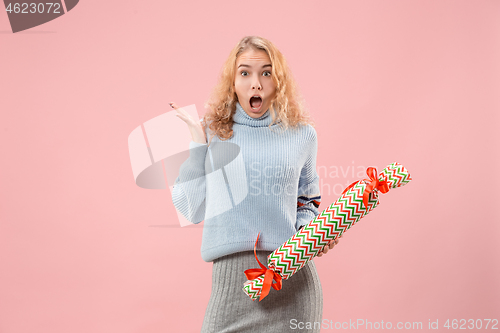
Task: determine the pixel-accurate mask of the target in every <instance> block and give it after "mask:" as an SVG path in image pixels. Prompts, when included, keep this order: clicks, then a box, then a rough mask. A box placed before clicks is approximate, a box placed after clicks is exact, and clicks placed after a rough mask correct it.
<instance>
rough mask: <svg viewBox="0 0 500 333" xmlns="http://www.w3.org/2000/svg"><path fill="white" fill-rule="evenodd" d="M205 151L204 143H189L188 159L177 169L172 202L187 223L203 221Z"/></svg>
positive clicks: (206, 145)
mask: <svg viewBox="0 0 500 333" xmlns="http://www.w3.org/2000/svg"><path fill="white" fill-rule="evenodd" d="M202 119H203V118H202ZM205 139H206V134H205ZM207 150H208V144H206V143H205V144H202V143H198V142H194V141H191V142H190V143H189V158H188V159H187V160H186V161H185V162H184V163H183V164H182V165H181V167H180V168H179V176H178V177H177V179H176V180H175V182H174V187H173V190H172V202H173V204H174V206H175V208H176V209H177V210H178V211H179V212H180V213H181V214H182V215H183V216H184V217H185V218H186V219H187V220H188V221H189V222H191V223H195V224H196V223H200V222H201V221H203V220H204V219H205V210H206V206H205V204H206V200H205V197H206V177H205V176H206V175H205V172H206V171H205V161H206V155H207Z"/></svg>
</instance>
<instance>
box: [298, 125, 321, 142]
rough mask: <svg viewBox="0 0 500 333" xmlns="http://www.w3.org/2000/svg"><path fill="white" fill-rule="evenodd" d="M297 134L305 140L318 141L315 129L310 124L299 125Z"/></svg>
mask: <svg viewBox="0 0 500 333" xmlns="http://www.w3.org/2000/svg"><path fill="white" fill-rule="evenodd" d="M299 135H300V137H301V139H302V140H304V141H306V142H316V141H318V134H317V133H316V129H315V128H314V127H313V126H312V125H311V124H306V125H299Z"/></svg>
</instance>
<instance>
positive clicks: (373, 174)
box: [342, 167, 389, 209]
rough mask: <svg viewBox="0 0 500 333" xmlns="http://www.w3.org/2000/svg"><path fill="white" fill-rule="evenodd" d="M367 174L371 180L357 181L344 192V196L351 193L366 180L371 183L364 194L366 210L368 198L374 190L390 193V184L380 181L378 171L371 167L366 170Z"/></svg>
mask: <svg viewBox="0 0 500 333" xmlns="http://www.w3.org/2000/svg"><path fill="white" fill-rule="evenodd" d="M366 174H367V175H368V177H370V179H363V180H357V181H355V182H354V183H352V184H351V185H349V186H347V187H346V189H345V190H344V192H342V194H344V193H345V192H347V191H349V189H351V188H352V187H353V186H354V185H356V184H357V183H359V182H362V181H364V180H366V181H369V182H370V183H369V184H368V185H366V188H365V191H364V192H363V204H364V205H365V208H367V209H368V196H369V195H370V193H371V192H373V190H374V189H377V190H379V191H380V192H382V193H387V192H389V184H388V183H387V181H386V180H383V181H379V180H378V178H377V169H375V168H373V167H369V168H368V169H366Z"/></svg>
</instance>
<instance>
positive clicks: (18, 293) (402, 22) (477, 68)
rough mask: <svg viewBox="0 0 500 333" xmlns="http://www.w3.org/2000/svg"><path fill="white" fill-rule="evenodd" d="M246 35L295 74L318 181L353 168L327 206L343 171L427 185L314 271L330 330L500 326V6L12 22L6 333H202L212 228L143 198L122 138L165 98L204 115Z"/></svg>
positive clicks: (190, 11) (237, 10) (2, 281)
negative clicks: (488, 322) (395, 168)
mask: <svg viewBox="0 0 500 333" xmlns="http://www.w3.org/2000/svg"><path fill="white" fill-rule="evenodd" d="M245 35H260V36H263V37H266V38H268V39H270V40H271V41H273V42H274V43H275V44H276V46H277V47H278V48H279V49H280V50H281V51H282V52H283V53H284V55H285V57H286V58H287V60H288V62H289V64H290V66H291V69H292V72H293V75H294V76H295V78H296V79H297V81H298V83H299V86H300V88H301V91H302V93H303V95H304V97H305V99H306V101H307V104H308V107H309V110H310V112H311V114H312V116H313V118H314V120H315V121H316V123H317V126H316V130H317V132H318V138H319V153H318V161H317V163H318V168H320V167H323V168H326V169H328V170H332V169H334V168H337V169H338V170H344V172H345V171H347V173H346V174H345V176H344V175H342V173H341V172H339V175H338V177H335V175H334V174H324V173H320V176H321V179H322V183H323V184H326V185H323V186H324V188H323V193H322V205H321V206H320V209H321V210H323V209H325V208H327V207H328V206H329V205H330V204H331V203H332V202H333V201H335V200H336V198H337V197H338V194H336V193H334V191H333V188H334V186H335V185H336V184H340V185H337V187H336V188H337V192H339V189H340V188H343V187H345V184H346V183H349V182H352V181H354V180H357V175H356V174H355V175H354V176H353V175H352V173H351V171H348V170H347V168H348V167H350V168H352V167H356V168H358V167H360V168H361V167H362V168H366V167H368V166H377V167H378V168H379V171H380V169H382V168H383V167H384V166H385V165H387V164H389V163H391V162H393V161H398V162H400V163H402V164H404V165H405V166H406V167H407V168H408V169H409V171H410V172H411V174H412V176H413V181H412V182H411V183H410V184H409V185H407V186H405V187H403V188H401V189H397V190H394V191H393V192H390V193H388V194H387V195H383V196H382V197H381V204H380V207H378V208H377V209H376V210H375V211H373V212H372V213H371V214H370V215H369V216H368V217H367V218H366V219H363V220H361V221H360V222H359V224H358V227H356V228H353V229H352V230H349V231H348V232H347V233H346V235H345V237H343V239H342V240H341V241H340V244H339V245H338V247H336V248H335V249H334V250H332V251H331V252H329V253H328V254H327V255H326V256H323V257H322V258H316V259H314V260H315V263H316V265H317V267H318V270H319V274H320V278H321V283H322V286H323V293H324V312H323V319H328V320H331V321H333V322H349V320H351V321H356V320H358V319H363V320H368V321H371V322H381V321H384V322H388V321H391V322H392V323H393V324H394V325H396V323H397V322H403V323H404V322H417V321H419V322H422V323H423V325H424V330H420V331H426V330H427V327H428V322H429V320H431V321H436V320H439V326H440V330H441V331H445V330H446V329H444V328H443V327H442V325H443V324H444V322H445V321H446V319H485V318H490V319H491V318H497V319H500V315H499V314H500V311H499V310H500V297H499V296H500V285H499V283H498V281H499V280H500V269H499V262H500V261H499V259H500V245H499V242H498V236H499V231H500V229H499V226H498V222H499V213H498V206H499V204H498V200H499V199H500V198H499V194H498V186H499V185H500V183H499V180H498V179H499V174H498V168H499V155H498V152H499V143H500V142H499V141H500V140H499V135H498V134H497V132H498V128H499V126H500V122H499V116H498V114H499V111H500V93H499V92H500V90H499V89H500V62H499V61H498V59H500V2H499V1H493V0H490V1H485V0H480V1H462V0H461V1H458V0H453V1H449V0H447V1H430V0H425V1H424V0H420V1H381V0H379V1H372V0H370V1H347V0H345V1H322V2H320V3H315V4H307V3H306V2H304V1H275V2H267V1H265V2H264V1H253V2H245V3H243V2H241V3H237V2H233V1H224V2H222V1H215V2H214V1H209V2H208V1H207V2H202V1H200V2H187V1H186V2H185V1H165V2H162V1H156V2H152V1H148V2H135V3H134V2H131V1H116V0H114V1H90V0H87V1H81V2H80V3H79V4H78V6H77V7H75V9H73V10H72V11H71V12H69V13H68V14H66V15H63V16H62V17H60V18H58V19H56V20H54V21H51V22H48V23H46V24H44V25H41V26H38V27H35V28H33V29H30V30H27V31H25V32H21V33H16V34H12V33H11V32H10V26H9V22H8V20H7V14H6V13H5V12H4V11H2V12H1V13H0V49H1V52H0V91H1V99H0V110H1V116H2V117H1V119H2V121H1V125H0V135H1V137H0V140H1V142H2V144H1V147H2V153H1V164H0V170H1V184H0V191H1V192H0V193H1V197H0V220H1V222H0V237H1V238H0V266H1V271H0V332H2V333H13V332H16V333H21V332H50V333H59V332H61V333H63V332H64V333H66V332H72V333H80V332H82V333H83V332H120V333H128V332H131V333H132V332H133V333H139V332H148V333H154V332H199V330H200V328H201V324H202V321H203V316H204V312H205V308H206V306H207V302H208V299H209V296H210V292H211V290H210V288H211V264H210V263H206V262H204V261H203V260H202V259H201V256H200V245H201V235H202V225H195V226H189V227H183V228H181V227H180V226H179V223H178V221H177V214H176V212H175V208H174V206H173V204H172V202H171V197H170V192H169V190H168V189H165V190H147V189H143V188H140V187H138V186H137V185H136V184H135V182H134V178H133V175H132V170H131V164H130V158H129V152H128V147H127V137H128V135H129V134H130V132H131V131H132V130H133V129H134V128H136V127H137V126H140V125H141V124H142V123H144V122H145V121H147V120H149V119H152V118H154V117H156V116H158V115H160V114H163V113H165V112H169V111H171V109H170V107H169V106H168V102H169V101H174V102H176V103H177V104H179V105H181V106H183V105H190V104H196V106H197V109H198V112H199V114H200V116H201V115H203V114H204V113H205V110H204V108H203V104H204V102H205V100H206V99H207V98H208V96H209V93H210V91H211V88H212V87H213V85H214V84H215V82H216V79H217V76H218V73H219V71H220V69H221V66H222V63H223V61H224V60H225V59H226V57H227V56H228V54H229V52H230V50H231V48H232V47H233V46H234V45H235V44H236V43H237V42H238V40H239V39H241V38H242V37H243V36H245ZM183 130H184V131H187V127H185V128H184V129H183ZM186 149H187V146H186ZM356 170H357V169H356ZM328 186H330V188H331V189H330V193H329V191H328ZM242 274H243V272H242ZM285 283H286V282H285ZM271 292H275V291H274V290H271ZM249 301H250V300H249ZM264 301H265V300H264ZM497 327H499V326H497ZM360 330H361V331H362V330H363V329H360ZM296 331H298V330H296ZM322 331H324V332H326V331H330V330H327V329H323V330H322ZM446 331H447V330H446ZM469 331H471V330H469Z"/></svg>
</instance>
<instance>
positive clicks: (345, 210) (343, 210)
mask: <svg viewBox="0 0 500 333" xmlns="http://www.w3.org/2000/svg"><path fill="white" fill-rule="evenodd" d="M367 174H368V176H369V177H370V179H363V180H358V181H356V182H354V183H352V184H351V185H349V186H348V187H347V188H346V189H345V190H344V192H343V193H342V195H341V196H340V197H339V198H338V199H337V201H335V202H334V203H332V204H331V205H330V206H329V207H328V208H327V209H325V210H324V211H323V212H321V213H320V214H319V215H318V216H316V217H315V218H314V219H313V220H312V221H310V222H309V223H308V224H306V225H305V226H304V227H303V228H302V229H300V230H299V231H297V233H296V234H295V235H293V236H292V237H291V238H290V239H288V240H287V241H286V242H285V243H284V244H282V245H281V246H280V247H279V248H277V249H276V250H275V251H273V252H272V253H271V254H270V255H269V256H268V257H267V260H268V268H265V266H264V265H263V264H261V263H260V262H259V260H258V259H257V255H255V258H256V260H257V262H258V263H259V265H260V266H261V269H248V270H246V271H245V275H246V276H247V279H248V281H247V282H246V283H245V284H244V286H243V291H244V292H245V293H246V294H247V295H248V296H249V297H250V298H251V299H252V300H256V299H257V298H258V297H259V296H260V300H259V301H261V300H262V299H263V298H264V297H266V296H267V294H268V293H269V290H270V287H273V288H274V289H275V290H280V289H281V283H282V281H281V280H286V279H288V278H290V277H291V276H292V275H293V274H295V273H296V272H297V271H298V270H299V269H301V268H302V267H304V265H305V264H307V263H308V262H309V261H310V260H312V259H313V258H314V257H315V256H316V255H318V254H319V253H320V251H321V250H322V249H323V247H324V246H325V245H326V244H328V243H329V242H330V241H331V240H335V239H337V238H338V237H340V236H341V235H342V234H343V233H344V232H345V231H346V230H348V229H349V228H351V227H352V226H353V225H355V224H356V223H357V222H358V221H359V220H360V219H361V218H363V217H364V216H366V215H367V214H368V213H369V212H370V211H371V210H372V209H374V208H375V207H377V205H378V204H379V198H378V196H379V192H382V193H387V192H388V191H389V190H390V189H393V188H397V187H401V186H403V185H406V184H407V183H408V182H410V181H411V176H410V174H409V172H408V171H407V170H406V169H405V167H404V166H403V165H401V164H399V163H397V162H394V163H392V164H390V165H388V166H387V167H386V168H385V169H383V170H382V172H381V173H380V174H379V175H378V176H377V171H376V169H375V168H372V167H370V168H368V169H367ZM258 239H259V237H258V236H257V241H258ZM256 245H257V242H256V243H255V246H256ZM255 249H256V247H255V248H254V251H255ZM273 278H274V280H275V281H276V283H272V281H273Z"/></svg>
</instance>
